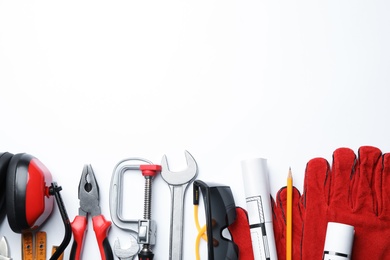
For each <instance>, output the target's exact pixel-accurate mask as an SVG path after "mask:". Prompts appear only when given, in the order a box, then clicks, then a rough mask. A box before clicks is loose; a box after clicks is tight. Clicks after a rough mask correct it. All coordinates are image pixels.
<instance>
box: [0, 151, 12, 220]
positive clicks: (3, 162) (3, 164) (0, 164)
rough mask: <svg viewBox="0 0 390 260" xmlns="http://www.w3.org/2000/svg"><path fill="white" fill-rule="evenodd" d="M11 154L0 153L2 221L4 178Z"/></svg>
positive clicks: (0, 213) (1, 214) (2, 212)
mask: <svg viewBox="0 0 390 260" xmlns="http://www.w3.org/2000/svg"><path fill="white" fill-rule="evenodd" d="M12 156H13V154H11V153H8V152H5V153H0V216H1V220H3V216H4V213H5V189H6V176H7V169H8V164H9V161H10V160H11V158H12Z"/></svg>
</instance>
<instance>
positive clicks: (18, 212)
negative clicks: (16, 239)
mask: <svg viewBox="0 0 390 260" xmlns="http://www.w3.org/2000/svg"><path fill="white" fill-rule="evenodd" d="M0 188H1V190H0V209H1V210H4V208H5V210H4V211H6V214H7V219H8V223H9V226H10V227H11V229H12V231H14V232H15V233H23V232H24V231H28V230H36V229H38V228H39V227H40V226H41V225H42V224H43V223H44V222H45V221H46V220H47V219H48V217H49V216H50V214H51V213H52V211H53V206H54V198H55V200H56V202H57V205H58V210H59V211H60V214H61V218H62V221H63V223H64V226H65V234H64V239H63V241H62V242H61V244H60V245H59V247H58V248H57V250H56V251H55V252H54V254H53V255H52V256H51V258H50V260H55V259H58V258H59V257H60V255H61V254H62V252H64V250H65V248H66V247H67V246H68V244H69V242H70V240H71V238H72V227H71V225H70V221H69V218H68V214H67V213H66V209H65V205H64V203H63V201H62V198H61V195H60V191H61V190H62V188H61V187H60V186H58V185H57V183H56V182H53V180H52V175H51V173H50V171H49V170H48V169H47V168H46V166H45V165H44V164H43V163H42V162H41V161H39V160H38V159H37V158H35V157H34V156H32V155H30V154H26V153H19V154H15V155H13V154H11V153H8V152H5V153H0Z"/></svg>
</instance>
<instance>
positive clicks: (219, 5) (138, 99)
mask: <svg viewBox="0 0 390 260" xmlns="http://www.w3.org/2000/svg"><path fill="white" fill-rule="evenodd" d="M389 11H390V4H389V2H388V1H219V0H218V1H217V0H207V1H132V0H131V1H129V0H128V1H62V2H58V1H1V0H0V90H1V94H0V111H1V127H0V150H1V151H9V152H12V153H20V152H26V153H29V154H32V155H34V156H35V157H37V158H38V159H40V160H41V161H42V162H43V163H44V164H45V165H46V166H47V167H48V168H49V169H50V171H51V172H52V175H53V178H54V180H55V181H57V182H58V184H59V185H60V186H62V188H63V191H62V192H61V195H62V197H63V200H64V202H65V205H66V208H67V212H68V215H69V218H70V219H71V220H73V218H74V217H75V216H76V214H77V212H78V199H77V188H78V181H79V178H80V174H81V171H82V168H83V165H84V164H86V163H91V164H92V166H93V168H94V170H95V175H96V177H97V180H98V182H99V184H100V197H101V202H100V205H101V207H102V213H103V214H104V215H105V216H106V218H107V219H110V212H109V189H110V180H111V175H112V171H113V169H114V167H115V165H116V163H118V162H119V161H120V160H122V159H124V158H127V157H133V156H137V157H143V158H146V159H149V160H151V161H153V162H154V163H160V161H161V157H162V156H163V155H164V154H166V155H167V156H168V160H169V163H170V168H171V169H172V170H175V171H178V170H181V169H183V168H185V165H186V163H185V158H184V153H183V152H184V150H188V151H189V152H190V153H191V154H192V155H193V156H194V158H195V159H196V161H197V163H198V166H199V175H198V179H201V180H203V181H211V182H218V183H222V184H226V185H229V186H231V188H232V191H233V194H234V196H235V200H236V204H237V205H238V206H243V207H245V198H244V191H243V185H242V179H241V166H240V162H241V160H243V159H247V158H252V157H264V158H267V159H268V166H269V171H270V185H271V192H272V195H275V194H276V192H277V190H278V189H279V188H281V187H282V186H284V185H285V179H286V175H287V171H288V167H289V166H291V167H292V170H293V176H294V184H295V186H296V187H298V188H299V189H300V190H302V186H303V174H304V169H305V164H306V163H307V161H308V160H309V159H311V158H313V157H317V156H321V157H325V158H327V159H328V160H331V158H332V152H333V151H334V149H336V148H338V147H350V148H352V149H353V150H355V151H357V149H358V148H359V147H360V146H362V145H373V146H377V147H379V148H380V149H382V151H384V152H387V151H390V145H389V139H388V136H389V131H390V124H389V122H388V121H389V111H390V103H389V98H390V88H389V80H390V73H389V69H390V59H389V58H390V48H389V46H390V35H389V30H390V29H389V28H390V26H389V24H390V16H389ZM132 178H134V179H132ZM127 185H128V186H127V188H126V192H125V196H126V201H125V204H126V205H125V212H124V214H125V216H126V217H128V218H132V219H139V218H142V214H143V210H142V206H143V179H142V178H141V177H139V176H137V174H133V176H131V177H129V181H128V182H127ZM191 191H192V187H191V189H189V190H188V192H187V194H186V195H187V196H186V201H185V240H184V252H183V254H184V258H183V259H194V258H195V257H194V241H195V237H196V231H195V227H194V221H193V215H192V212H193V211H192V209H193V208H192V194H191ZM139 194H142V195H139ZM152 203H153V209H152V218H153V219H155V220H156V221H157V227H158V231H157V244H156V246H155V247H154V252H155V259H156V260H159V259H168V245H169V223H170V220H169V212H170V193H169V189H168V186H167V184H166V183H165V182H164V181H163V180H162V179H161V177H157V178H156V179H155V181H154V186H153V201H152ZM89 224H91V222H89ZM42 230H44V231H46V232H47V235H48V253H49V252H50V251H51V246H53V245H58V244H60V242H61V241H62V238H63V232H64V231H63V226H62V223H61V218H60V216H59V213H58V210H57V207H55V209H54V212H53V214H52V216H51V218H50V219H49V220H48V221H47V222H46V224H45V225H44V226H42ZM0 232H1V235H5V236H6V237H7V239H8V241H9V242H10V244H11V252H12V257H13V258H14V259H20V258H21V256H20V255H21V252H20V235H19V234H15V233H13V232H12V231H11V230H10V228H9V226H8V222H7V219H5V220H4V221H3V223H2V224H1V229H0ZM126 235H127V233H126V232H124V231H122V230H120V229H118V228H117V227H116V226H114V225H113V226H112V228H111V231H110V233H109V240H110V243H111V244H112V245H113V243H114V241H115V239H116V238H117V237H120V238H121V243H122V245H123V247H126V243H127V242H128V241H129V240H128V238H127V237H126ZM202 244H203V245H204V244H205V242H202ZM70 248H71V244H70V245H69V246H68V248H67V250H66V252H65V259H68V257H69V252H70ZM202 250H203V256H204V257H203V258H206V257H205V254H204V253H205V250H204V248H203V249H202ZM84 259H100V255H99V251H98V249H97V245H96V240H95V237H94V234H93V231H92V227H91V226H90V227H89V232H88V233H87V236H86V240H85V248H84Z"/></svg>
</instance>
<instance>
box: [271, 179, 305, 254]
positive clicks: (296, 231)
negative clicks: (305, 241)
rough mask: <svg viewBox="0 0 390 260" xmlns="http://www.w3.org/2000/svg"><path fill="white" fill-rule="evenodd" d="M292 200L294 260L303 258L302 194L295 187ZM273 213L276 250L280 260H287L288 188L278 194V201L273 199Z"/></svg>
mask: <svg viewBox="0 0 390 260" xmlns="http://www.w3.org/2000/svg"><path fill="white" fill-rule="evenodd" d="M292 194H293V197H292V198H293V200H292V209H293V212H292V222H293V226H292V250H293V251H292V259H294V260H295V259H296V260H298V259H302V258H301V244H302V224H303V222H302V217H301V208H300V206H301V205H300V203H299V202H300V198H301V194H300V193H299V190H298V189H297V188H296V187H293V193H292ZM271 205H272V211H273V220H272V223H273V227H274V235H275V244H276V250H277V253H278V260H285V259H286V217H287V214H286V212H287V211H286V209H287V187H283V188H281V189H280V190H279V191H278V193H277V194H276V199H275V200H274V199H273V198H272V199H271Z"/></svg>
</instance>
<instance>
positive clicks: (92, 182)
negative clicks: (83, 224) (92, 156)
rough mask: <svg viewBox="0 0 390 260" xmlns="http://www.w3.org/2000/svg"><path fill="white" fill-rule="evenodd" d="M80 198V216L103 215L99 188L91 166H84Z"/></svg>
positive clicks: (80, 184)
mask: <svg viewBox="0 0 390 260" xmlns="http://www.w3.org/2000/svg"><path fill="white" fill-rule="evenodd" d="M78 198H79V200H80V207H79V215H80V216H87V215H88V214H90V215H91V216H92V217H94V216H98V215H100V214H101V210H100V206H99V186H98V184H97V181H96V178H95V174H94V172H93V169H92V166H91V165H90V164H88V165H84V168H83V172H82V174H81V178H80V183H79V194H78Z"/></svg>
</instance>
